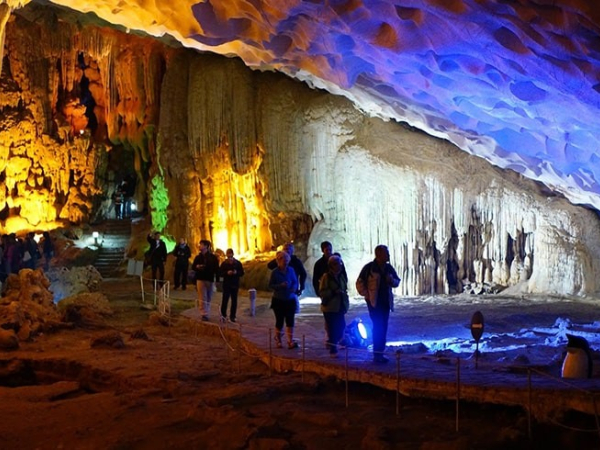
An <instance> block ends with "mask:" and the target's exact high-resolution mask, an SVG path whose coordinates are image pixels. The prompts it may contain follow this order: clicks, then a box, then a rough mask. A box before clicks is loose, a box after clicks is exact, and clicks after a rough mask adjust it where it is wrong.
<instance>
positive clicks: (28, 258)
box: [23, 250, 31, 262]
mask: <svg viewBox="0 0 600 450" xmlns="http://www.w3.org/2000/svg"><path fill="white" fill-rule="evenodd" d="M30 259H31V253H29V251H27V250H25V253H23V262H27V261H29V260H30Z"/></svg>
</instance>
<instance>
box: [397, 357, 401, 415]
mask: <svg viewBox="0 0 600 450" xmlns="http://www.w3.org/2000/svg"><path fill="white" fill-rule="evenodd" d="M396 415H397V416H399V415H400V352H396Z"/></svg>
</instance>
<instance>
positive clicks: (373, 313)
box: [269, 241, 400, 363]
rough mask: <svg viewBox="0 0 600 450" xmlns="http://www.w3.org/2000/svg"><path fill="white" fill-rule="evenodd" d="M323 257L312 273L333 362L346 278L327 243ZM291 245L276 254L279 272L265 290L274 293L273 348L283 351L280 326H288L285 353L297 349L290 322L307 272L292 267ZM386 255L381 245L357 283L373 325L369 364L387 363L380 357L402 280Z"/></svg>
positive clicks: (343, 310) (345, 309)
mask: <svg viewBox="0 0 600 450" xmlns="http://www.w3.org/2000/svg"><path fill="white" fill-rule="evenodd" d="M321 251H322V253H323V256H322V257H321V258H319V259H318V260H317V261H316V262H315V265H314V267H313V288H314V290H315V293H316V294H317V295H318V296H319V297H320V298H321V312H322V313H323V318H324V321H325V331H326V333H327V347H328V349H329V353H330V355H331V356H332V357H335V356H337V353H338V345H339V343H340V342H341V340H342V338H343V336H344V330H345V328H346V322H345V315H346V313H347V312H348V309H349V307H350V300H349V297H348V275H347V273H346V269H345V267H344V262H343V260H342V257H341V255H340V254H339V253H334V252H333V245H332V244H331V242H328V241H324V242H322V243H321ZM292 258H293V245H291V244H288V246H286V247H284V251H280V252H277V255H276V258H275V259H276V261H277V268H276V269H274V270H273V271H272V273H271V278H270V281H269V288H271V289H272V290H273V299H272V304H271V308H272V309H273V312H274V314H275V343H276V346H277V347H282V345H283V344H282V333H283V324H284V322H285V325H286V337H287V345H288V348H296V347H297V344H296V343H295V342H294V341H293V330H294V316H295V312H296V302H297V296H298V292H301V291H302V290H301V289H300V288H299V285H300V284H299V281H298V280H299V279H301V277H302V276H304V279H305V278H306V272H305V271H304V267H303V266H301V269H300V270H299V271H296V270H295V268H294V266H292V264H291V261H292ZM389 261H390V253H389V251H388V248H387V247H386V246H385V245H378V246H377V247H375V259H374V260H373V261H371V262H369V263H368V264H366V265H365V266H364V267H363V268H362V270H361V271H360V274H359V275H358V279H357V280H356V289H357V291H358V293H359V294H360V295H362V296H364V297H365V300H366V302H367V308H368V310H369V316H370V318H371V322H372V324H373V361H374V362H375V363H386V362H388V359H387V358H386V357H385V355H384V351H385V345H386V339H387V327H388V321H389V314H390V311H393V309H394V295H393V293H392V289H393V288H395V287H398V285H399V284H400V278H399V277H398V274H397V273H396V271H395V269H394V268H393V267H392V265H391V264H390V263H389Z"/></svg>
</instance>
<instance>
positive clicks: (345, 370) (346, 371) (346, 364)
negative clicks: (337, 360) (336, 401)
mask: <svg viewBox="0 0 600 450" xmlns="http://www.w3.org/2000/svg"><path fill="white" fill-rule="evenodd" d="M344 372H345V378H346V408H348V404H349V401H348V384H349V383H348V346H347V345H346V361H345V363H344Z"/></svg>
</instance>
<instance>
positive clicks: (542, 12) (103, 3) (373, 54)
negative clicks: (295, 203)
mask: <svg viewBox="0 0 600 450" xmlns="http://www.w3.org/2000/svg"><path fill="white" fill-rule="evenodd" d="M23 3H26V2H23V1H16V2H15V1H14V0H13V1H9V4H12V5H13V6H15V5H16V6H19V5H21V4H23ZM53 3H56V4H61V5H65V6H67V7H69V8H74V9H77V10H79V11H82V12H94V13H95V14H97V15H98V16H99V17H101V18H103V19H105V20H107V21H109V22H111V23H114V24H118V25H121V26H123V27H126V28H127V29H128V30H129V29H131V30H144V31H146V32H148V33H149V34H151V35H153V36H163V35H169V36H172V37H174V38H175V39H177V40H179V41H181V42H183V43H184V44H185V45H186V46H189V47H195V48H198V49H201V50H209V51H212V52H216V53H220V54H224V55H238V56H240V57H241V58H242V59H243V61H244V62H245V64H247V65H248V66H251V67H255V68H259V69H262V70H265V69H276V70H278V71H281V72H283V73H286V74H289V75H290V76H293V77H295V78H298V79H301V80H305V81H307V82H308V83H310V84H312V85H315V86H318V87H324V88H326V89H328V90H329V91H331V92H333V93H336V94H341V95H345V96H347V97H348V98H350V99H351V100H352V101H353V102H355V103H356V104H357V105H359V106H360V107H361V108H362V109H363V110H365V111H368V112H369V113H370V114H374V115H378V116H381V117H391V118H395V119H399V120H403V121H406V122H408V123H409V124H411V125H413V126H415V127H418V128H421V129H423V130H426V131H427V132H428V133H431V134H433V135H435V136H440V137H444V138H447V139H449V140H450V141H451V142H453V143H455V144H456V145H457V146H459V147H460V148H462V149H463V150H465V151H468V152H470V153H472V154H475V155H479V156H481V157H483V158H486V159H487V160H488V161H490V162H492V163H494V164H496V165H498V166H500V167H506V168H511V169H513V170H516V171H518V172H519V173H522V174H524V175H526V176H527V177H529V178H532V179H536V180H541V181H544V182H546V183H548V184H549V185H550V186H552V187H553V188H555V189H558V190H560V191H561V192H563V193H565V194H566V195H567V196H568V197H569V198H571V199H572V200H573V201H575V202H581V203H589V204H592V205H594V206H595V207H597V208H598V207H599V206H600V197H599V193H600V185H599V180H600V169H599V168H598V167H599V166H598V164H597V159H598V149H599V145H598V144H599V143H598V137H597V136H599V135H600V133H599V131H600V129H599V127H600V125H598V121H597V120H595V118H596V117H597V115H598V106H599V104H600V93H599V90H600V88H599V85H600V84H599V79H600V60H599V58H600V56H599V54H598V35H599V34H600V27H599V25H598V24H599V23H600V14H599V12H598V8H597V7H596V5H595V4H594V3H593V2H585V1H583V0H559V1H553V2H547V1H540V0H526V1H518V2H497V1H492V0H484V1H481V0H453V1H439V0H410V1H403V2H401V4H398V2H391V1H370V0H362V1H339V2H300V1H292V2H280V1H270V0H261V1H258V2H249V1H245V0H235V1H231V0H228V1H220V0H208V1H202V2H198V1H191V0H190V1H183V2H165V1H159V2H151V3H149V2H146V1H142V0H126V1H122V0H119V1H117V0H85V1H71V0H56V1H54V2H53Z"/></svg>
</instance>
